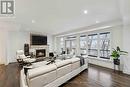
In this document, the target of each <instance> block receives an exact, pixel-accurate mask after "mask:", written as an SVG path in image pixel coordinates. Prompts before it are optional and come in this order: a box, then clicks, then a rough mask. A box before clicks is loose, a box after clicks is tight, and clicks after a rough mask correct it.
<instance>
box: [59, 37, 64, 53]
mask: <svg viewBox="0 0 130 87" xmlns="http://www.w3.org/2000/svg"><path fill="white" fill-rule="evenodd" d="M60 49H61V52H63V51H64V38H63V37H61V38H60Z"/></svg>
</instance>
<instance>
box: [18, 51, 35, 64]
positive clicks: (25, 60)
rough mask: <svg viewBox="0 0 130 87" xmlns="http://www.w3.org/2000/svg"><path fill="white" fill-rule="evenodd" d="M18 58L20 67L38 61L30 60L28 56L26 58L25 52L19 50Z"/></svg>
mask: <svg viewBox="0 0 130 87" xmlns="http://www.w3.org/2000/svg"><path fill="white" fill-rule="evenodd" d="M16 58H17V61H18V63H19V64H20V65H21V64H23V63H31V62H34V61H36V59H35V58H28V57H27V56H25V55H24V51H23V50H17V52H16Z"/></svg>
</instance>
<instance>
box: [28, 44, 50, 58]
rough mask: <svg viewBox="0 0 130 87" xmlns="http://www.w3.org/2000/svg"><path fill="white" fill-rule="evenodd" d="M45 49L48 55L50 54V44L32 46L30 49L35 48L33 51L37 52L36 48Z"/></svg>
mask: <svg viewBox="0 0 130 87" xmlns="http://www.w3.org/2000/svg"><path fill="white" fill-rule="evenodd" d="M40 49H45V50H46V57H48V56H49V46H48V45H43V46H37V45H36V46H30V50H33V53H34V54H36V50H40Z"/></svg>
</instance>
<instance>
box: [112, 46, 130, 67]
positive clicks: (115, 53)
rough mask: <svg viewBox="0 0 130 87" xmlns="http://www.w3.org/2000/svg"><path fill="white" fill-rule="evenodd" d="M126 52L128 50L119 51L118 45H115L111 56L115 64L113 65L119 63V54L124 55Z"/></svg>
mask: <svg viewBox="0 0 130 87" xmlns="http://www.w3.org/2000/svg"><path fill="white" fill-rule="evenodd" d="M126 54H128V52H126V51H121V50H120V47H119V46H117V48H116V49H114V48H113V51H112V55H111V57H112V58H113V62H114V64H115V65H120V59H119V58H120V56H121V55H126Z"/></svg>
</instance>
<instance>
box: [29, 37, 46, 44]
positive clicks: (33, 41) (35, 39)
mask: <svg viewBox="0 0 130 87" xmlns="http://www.w3.org/2000/svg"><path fill="white" fill-rule="evenodd" d="M31 45H47V36H42V35H31Z"/></svg>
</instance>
